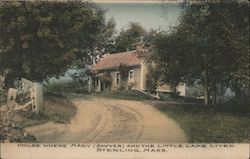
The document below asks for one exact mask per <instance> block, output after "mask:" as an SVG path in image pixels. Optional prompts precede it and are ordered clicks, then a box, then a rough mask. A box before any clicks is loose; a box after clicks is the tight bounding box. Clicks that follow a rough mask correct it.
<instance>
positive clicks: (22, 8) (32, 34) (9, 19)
mask: <svg viewBox="0 0 250 159" xmlns="http://www.w3.org/2000/svg"><path fill="white" fill-rule="evenodd" d="M104 15H105V14H104V11H103V10H102V9H101V8H99V7H98V6H96V5H95V4H94V3H89V2H80V1H68V2H67V3H66V2H55V1H54V2H47V1H43V2H31V1H21V2H11V1H10V2H1V4H0V19H1V23H0V30H1V36H0V63H1V65H0V72H2V71H4V70H5V69H10V70H11V71H12V74H13V78H15V77H24V78H27V79H30V80H35V81H42V80H46V79H48V78H50V77H53V76H56V77H58V76H59V75H63V74H64V73H65V72H66V70H67V69H68V68H69V67H71V66H72V65H74V66H77V67H80V68H84V67H86V66H88V65H90V64H91V63H92V61H93V60H95V58H96V57H97V56H98V55H99V54H102V53H103V51H104V48H105V47H106V45H108V44H109V42H110V38H111V36H112V35H113V31H114V27H115V24H114V22H113V21H112V20H111V21H109V22H108V23H106V22H105V16H104Z"/></svg>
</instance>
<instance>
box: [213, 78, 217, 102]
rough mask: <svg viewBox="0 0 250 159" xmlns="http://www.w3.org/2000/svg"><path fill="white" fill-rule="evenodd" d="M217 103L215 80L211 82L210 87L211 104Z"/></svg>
mask: <svg viewBox="0 0 250 159" xmlns="http://www.w3.org/2000/svg"><path fill="white" fill-rule="evenodd" d="M216 103H217V88H216V84H215V82H213V87H212V105H216Z"/></svg>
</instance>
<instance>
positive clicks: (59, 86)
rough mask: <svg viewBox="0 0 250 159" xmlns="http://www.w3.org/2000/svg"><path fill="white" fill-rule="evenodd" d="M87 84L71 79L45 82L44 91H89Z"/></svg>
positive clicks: (61, 92) (63, 92) (62, 92)
mask: <svg viewBox="0 0 250 159" xmlns="http://www.w3.org/2000/svg"><path fill="white" fill-rule="evenodd" d="M86 86H87V84H85V85H84V84H83V83H82V82H79V81H75V80H69V81H67V82H55V83H48V84H45V87H44V91H45V92H52V93H59V94H70V93H87V92H88V88H87V87H86Z"/></svg>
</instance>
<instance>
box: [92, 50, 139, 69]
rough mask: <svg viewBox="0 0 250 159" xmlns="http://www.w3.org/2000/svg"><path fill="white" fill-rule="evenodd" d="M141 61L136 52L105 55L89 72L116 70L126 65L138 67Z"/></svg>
mask: <svg viewBox="0 0 250 159" xmlns="http://www.w3.org/2000/svg"><path fill="white" fill-rule="evenodd" d="M141 62H142V59H141V58H139V57H138V56H137V54H136V50H133V51H128V52H121V53H115V54H106V55H105V56H104V57H103V58H102V59H101V60H100V61H99V62H98V63H97V64H96V65H94V66H92V68H91V70H93V71H98V70H107V69H113V68H118V67H119V66H120V64H126V65H127V66H137V65H140V64H141Z"/></svg>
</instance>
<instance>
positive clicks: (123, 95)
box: [92, 90, 152, 101]
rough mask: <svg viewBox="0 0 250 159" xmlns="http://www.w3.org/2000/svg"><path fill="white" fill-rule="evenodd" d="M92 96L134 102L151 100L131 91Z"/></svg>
mask: <svg viewBox="0 0 250 159" xmlns="http://www.w3.org/2000/svg"><path fill="white" fill-rule="evenodd" d="M92 95H94V96H100V97H105V98H113V99H124V100H136V101H144V100H149V99H152V98H151V97H149V96H146V95H145V94H143V93H140V92H138V91H133V90H122V91H119V90H116V91H110V92H100V93H94V94H92Z"/></svg>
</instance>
